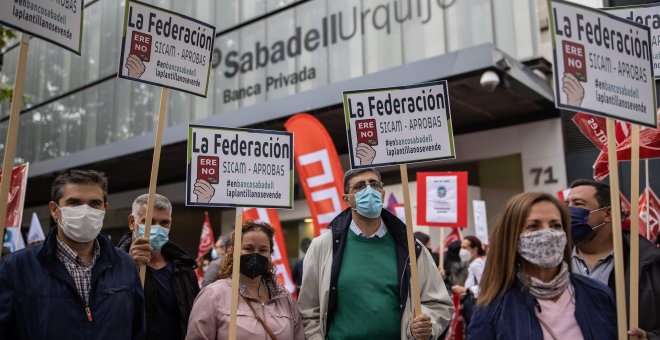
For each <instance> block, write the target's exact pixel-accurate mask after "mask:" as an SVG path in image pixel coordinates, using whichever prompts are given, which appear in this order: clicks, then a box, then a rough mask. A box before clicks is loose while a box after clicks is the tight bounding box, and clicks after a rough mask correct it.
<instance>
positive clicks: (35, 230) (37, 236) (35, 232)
mask: <svg viewBox="0 0 660 340" xmlns="http://www.w3.org/2000/svg"><path fill="white" fill-rule="evenodd" d="M45 239H46V236H44V230H43V229H42V228H41V223H39V217H37V213H36V212H33V213H32V221H30V231H28V237H27V240H28V245H30V244H32V243H35V242H39V241H43V240H45Z"/></svg>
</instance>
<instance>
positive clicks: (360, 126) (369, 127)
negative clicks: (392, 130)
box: [355, 119, 378, 146]
mask: <svg viewBox="0 0 660 340" xmlns="http://www.w3.org/2000/svg"><path fill="white" fill-rule="evenodd" d="M355 132H356V134H357V142H358V143H365V144H369V145H371V146H374V145H378V132H377V131H376V120H375V119H362V120H356V121H355Z"/></svg>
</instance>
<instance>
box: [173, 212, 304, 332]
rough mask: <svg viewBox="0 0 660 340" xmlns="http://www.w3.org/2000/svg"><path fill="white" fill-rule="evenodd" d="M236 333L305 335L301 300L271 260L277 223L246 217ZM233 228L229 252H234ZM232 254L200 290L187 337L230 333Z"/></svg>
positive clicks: (243, 230)
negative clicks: (284, 283) (216, 276)
mask: <svg viewBox="0 0 660 340" xmlns="http://www.w3.org/2000/svg"><path fill="white" fill-rule="evenodd" d="M242 232H243V238H242V240H241V267H240V269H241V270H240V271H241V274H240V280H239V281H240V287H239V298H238V310H237V319H236V326H237V327H236V328H237V332H236V338H237V339H271V340H275V339H304V338H305V333H304V329H303V324H302V319H301V317H300V311H299V310H298V304H297V303H296V302H295V301H294V300H293V297H292V296H291V293H289V292H288V291H287V290H286V288H284V286H282V285H281V284H280V283H279V282H278V281H277V277H276V275H275V266H274V265H273V263H272V262H271V260H270V256H271V255H272V253H273V245H274V244H273V234H274V231H273V228H272V227H271V226H270V225H269V224H267V223H256V222H253V221H252V220H247V221H245V222H243V228H242ZM233 248H234V233H232V234H231V241H230V242H229V247H228V248H227V254H232V253H233V252H234V249H233ZM232 270H233V257H232V256H225V259H224V260H223V262H222V266H221V268H220V275H219V280H218V281H216V282H214V283H212V284H210V285H208V286H206V287H204V288H203V289H202V291H201V292H200V293H199V295H197V298H196V299H195V303H194V305H193V308H192V311H191V313H190V319H189V321H188V334H187V335H186V339H227V338H228V337H229V318H230V315H231V309H230V306H231V284H232V280H231V273H232Z"/></svg>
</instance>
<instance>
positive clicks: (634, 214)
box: [619, 124, 639, 339]
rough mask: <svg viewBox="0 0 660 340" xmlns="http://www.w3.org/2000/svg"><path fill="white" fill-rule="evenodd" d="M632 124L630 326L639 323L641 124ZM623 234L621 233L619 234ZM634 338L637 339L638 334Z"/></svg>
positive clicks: (634, 326)
mask: <svg viewBox="0 0 660 340" xmlns="http://www.w3.org/2000/svg"><path fill="white" fill-rule="evenodd" d="M630 125H631V137H632V140H631V145H630V152H631V154H630V166H631V167H630V181H631V182H630V286H629V287H630V300H629V301H630V302H629V305H630V328H631V329H632V328H637V326H638V325H639V305H638V301H639V288H638V287H639V125H637V124H630ZM619 235H621V234H619ZM632 338H634V339H636V338H637V336H633V337H632Z"/></svg>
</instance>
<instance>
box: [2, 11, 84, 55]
mask: <svg viewBox="0 0 660 340" xmlns="http://www.w3.org/2000/svg"><path fill="white" fill-rule="evenodd" d="M84 7H85V6H84V4H83V0H58V1H52V0H3V1H0V24H2V25H5V26H8V27H11V28H14V29H16V30H19V31H21V32H25V33H28V34H31V35H34V36H36V37H39V38H41V39H44V40H46V41H50V42H52V43H53V44H55V45H59V46H61V47H63V48H66V49H67V50H69V51H71V52H74V53H76V54H78V55H80V50H81V48H82V31H83V9H84Z"/></svg>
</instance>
